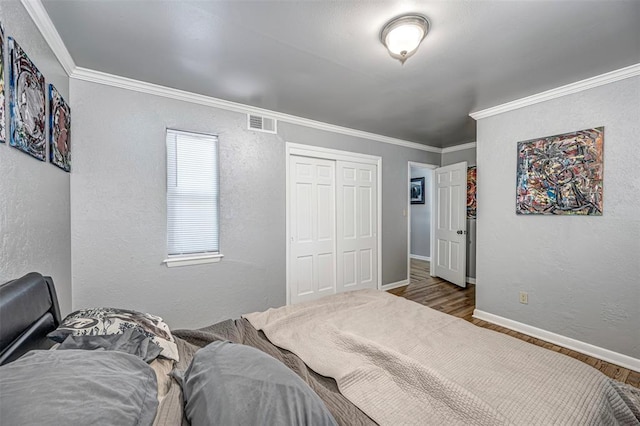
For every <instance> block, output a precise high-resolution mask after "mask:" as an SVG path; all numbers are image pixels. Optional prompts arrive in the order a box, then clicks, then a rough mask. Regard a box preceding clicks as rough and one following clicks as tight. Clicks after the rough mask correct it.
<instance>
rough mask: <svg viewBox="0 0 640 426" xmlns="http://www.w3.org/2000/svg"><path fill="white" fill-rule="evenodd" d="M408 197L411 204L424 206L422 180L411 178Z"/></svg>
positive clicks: (421, 178)
mask: <svg viewBox="0 0 640 426" xmlns="http://www.w3.org/2000/svg"><path fill="white" fill-rule="evenodd" d="M410 192H411V193H410V194H409V196H410V197H411V204H424V178H423V177H420V178H412V179H411V190H410Z"/></svg>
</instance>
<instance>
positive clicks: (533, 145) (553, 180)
mask: <svg viewBox="0 0 640 426" xmlns="http://www.w3.org/2000/svg"><path fill="white" fill-rule="evenodd" d="M603 145H604V127H597V128H593V129H587V130H580V131H578V132H573V133H565V134H562V135H556V136H551V137H546V138H540V139H532V140H529V141H524V142H518V171H517V172H518V178H517V194H516V213H517V214H546V215H595V216H601V215H602V178H603V166H604V163H603Z"/></svg>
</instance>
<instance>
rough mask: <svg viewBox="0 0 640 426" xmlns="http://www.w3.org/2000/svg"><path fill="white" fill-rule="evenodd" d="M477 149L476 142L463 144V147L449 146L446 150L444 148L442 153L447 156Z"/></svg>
mask: <svg viewBox="0 0 640 426" xmlns="http://www.w3.org/2000/svg"><path fill="white" fill-rule="evenodd" d="M475 147H476V143H475V142H469V143H463V144H461V145H454V146H448V147H446V148H442V153H443V154H446V153H448V152H455V151H462V150H465V149H471V148H475Z"/></svg>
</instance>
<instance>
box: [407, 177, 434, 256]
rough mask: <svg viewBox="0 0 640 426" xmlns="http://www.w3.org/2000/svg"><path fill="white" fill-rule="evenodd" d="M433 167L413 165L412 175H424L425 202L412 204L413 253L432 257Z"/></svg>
mask: <svg viewBox="0 0 640 426" xmlns="http://www.w3.org/2000/svg"><path fill="white" fill-rule="evenodd" d="M431 173H432V170H431V169H427V168H422V167H415V166H411V177H412V178H416V177H424V192H425V197H426V198H425V203H424V204H411V250H410V252H411V254H415V255H418V256H424V257H431V198H430V197H431V194H430V192H431V183H432V182H431Z"/></svg>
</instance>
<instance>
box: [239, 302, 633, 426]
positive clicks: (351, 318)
mask: <svg viewBox="0 0 640 426" xmlns="http://www.w3.org/2000/svg"><path fill="white" fill-rule="evenodd" d="M245 318H246V319H247V320H248V321H249V322H250V323H251V324H252V325H253V326H254V327H255V328H257V329H259V330H262V331H263V332H264V333H265V334H266V336H267V337H268V338H269V340H270V341H271V342H272V343H273V344H274V345H276V346H278V347H280V348H283V349H286V350H288V351H291V352H293V353H295V354H296V355H298V356H299V357H300V358H301V359H302V360H303V361H304V362H305V363H306V364H307V365H308V366H309V367H310V368H311V369H313V370H314V371H317V372H318V373H320V374H323V375H327V376H329V377H332V378H334V379H335V380H336V382H337V385H338V387H339V389H340V391H341V392H342V393H343V395H345V396H346V397H347V398H348V399H349V400H350V401H351V402H353V403H354V404H355V405H356V406H358V407H359V408H360V409H361V410H362V411H364V412H365V413H366V414H367V415H369V417H371V418H372V419H373V420H374V421H376V422H378V423H379V424H381V425H405V424H406V425H411V424H425V425H428V424H434V425H440V424H476V425H501V424H517V425H530V424H538V425H547V424H563V425H584V424H593V425H598V424H603V425H609V424H624V425H638V424H640V423H639V421H638V419H637V418H636V416H635V415H634V410H635V408H634V406H633V405H630V404H633V403H629V402H628V401H627V400H631V399H632V398H627V399H626V400H625V399H624V397H623V396H621V395H625V392H628V391H627V389H626V387H624V386H623V385H620V386H618V385H614V384H613V380H612V379H609V378H608V377H606V376H604V375H603V374H602V373H600V372H599V371H597V370H596V369H594V368H592V367H590V366H587V365H585V364H583V363H581V362H580V361H577V360H574V359H572V358H570V357H567V356H565V355H562V354H560V353H557V352H553V351H550V350H547V349H544V348H540V347H537V346H534V345H530V344H528V343H526V342H523V341H520V340H518V339H515V338H513V337H511V336H507V335H504V334H502V333H497V332H494V331H491V330H486V329H482V328H480V327H476V326H474V325H473V324H471V323H468V322H466V321H464V320H462V319H459V318H456V317H453V316H450V315H447V314H444V313H441V312H438V311H435V310H433V309H430V308H427V307H425V306H422V305H420V304H417V303H415V302H411V301H408V300H406V299H403V298H399V297H396V296H393V295H391V294H388V293H384V292H379V291H376V290H360V291H354V292H351V293H341V294H337V295H334V296H328V297H326V298H323V299H320V300H318V301H310V302H306V303H301V304H298V305H292V306H286V307H282V308H277V309H271V310H269V311H267V312H265V313H252V314H248V315H246V316H245ZM390 318H393V320H389V319H390ZM299 336H308V337H307V338H306V339H300V338H298V337H299Z"/></svg>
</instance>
